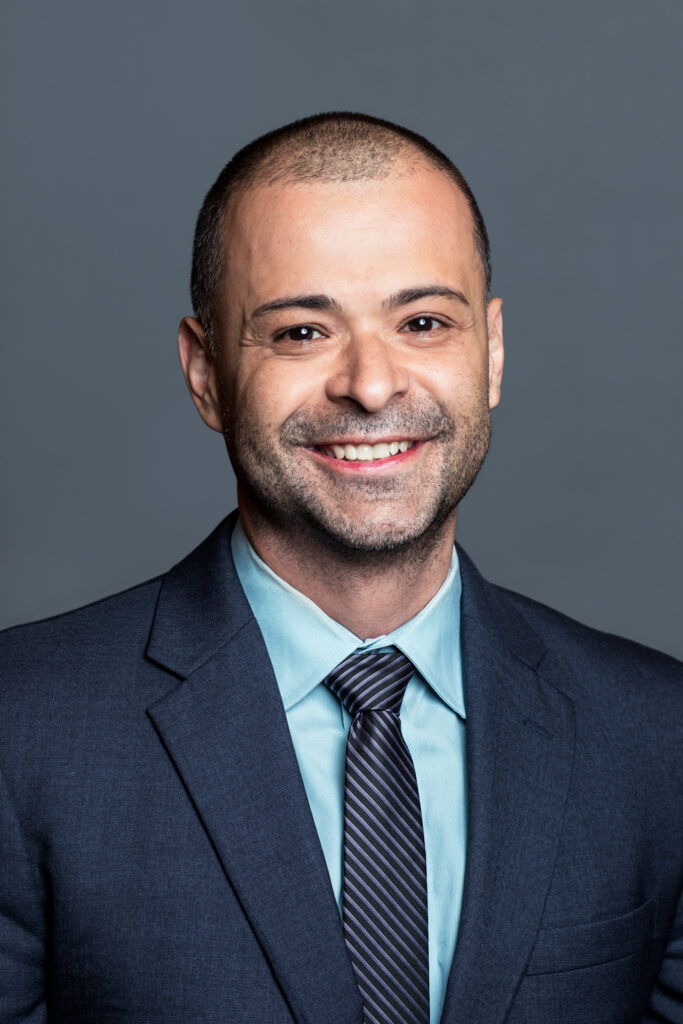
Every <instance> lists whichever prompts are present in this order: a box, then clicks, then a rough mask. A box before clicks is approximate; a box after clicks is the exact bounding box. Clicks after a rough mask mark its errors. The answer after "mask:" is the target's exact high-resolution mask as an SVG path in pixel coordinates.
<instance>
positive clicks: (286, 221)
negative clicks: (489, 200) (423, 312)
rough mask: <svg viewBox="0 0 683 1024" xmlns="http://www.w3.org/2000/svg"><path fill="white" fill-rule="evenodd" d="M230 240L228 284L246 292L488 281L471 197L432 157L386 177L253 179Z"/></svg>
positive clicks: (232, 220)
mask: <svg viewBox="0 0 683 1024" xmlns="http://www.w3.org/2000/svg"><path fill="white" fill-rule="evenodd" d="M223 244H224V250H225V254H226V263H227V280H226V282H225V285H226V287H227V288H228V291H229V292H231V293H232V296H233V298H235V297H236V295H235V291H238V292H239V293H241V294H243V295H244V298H245V300H246V299H247V293H248V294H249V295H251V294H258V295H259V296H261V295H262V294H263V293H264V292H268V291H270V290H277V291H280V290H281V291H282V294H293V293H297V292H300V291H301V290H302V289H306V290H308V289H309V288H311V289H313V290H315V291H321V290H325V291H329V290H331V291H332V292H334V291H335V289H339V288H341V289H342V290H343V289H344V288H345V287H346V288H348V289H353V288H362V289H364V290H365V291H367V290H368V289H369V288H371V286H372V283H373V282H376V283H377V288H378V289H380V290H381V289H382V288H386V287H391V286H392V285H396V286H397V287H403V286H407V285H410V284H414V283H415V275H417V278H418V279H420V280H426V278H425V276H424V275H425V274H427V275H429V276H430V278H433V279H434V280H438V279H441V278H443V276H444V275H446V276H448V275H455V276H457V277H459V279H460V280H459V281H458V282H456V283H457V284H458V285H459V286H460V287H464V286H465V285H466V283H467V281H470V283H471V285H472V287H476V288H481V281H482V278H483V268H482V264H481V259H480V257H479V253H478V250H477V248H476V245H475V241H474V226H473V219H472V214H471V212H470V209H469V206H468V203H467V200H466V198H465V196H464V195H463V194H462V192H461V191H460V189H459V188H458V187H457V185H456V184H455V183H454V182H453V181H452V180H451V179H450V178H449V177H448V176H447V175H446V174H445V173H443V172H442V171H439V170H438V169H435V168H433V167H431V166H428V165H425V164H419V165H418V166H417V167H415V165H413V167H412V169H410V168H407V169H405V170H398V171H394V172H392V173H390V174H388V175H387V176H386V177H383V178H371V179H364V180H356V181H332V182H328V181H307V182H292V181H283V182H278V183H277V184H273V185H267V186H256V187H252V188H249V189H247V190H246V191H244V192H243V193H241V194H240V195H238V196H237V197H235V198H234V199H233V201H232V203H231V204H230V206H229V208H228V210H227V211H226V216H225V220H224V226H223ZM408 278H411V279H412V280H407V279H408ZM444 283H451V284H452V283H453V282H452V281H450V282H445V281H444ZM270 297H271V296H270V295H267V296H266V298H270Z"/></svg>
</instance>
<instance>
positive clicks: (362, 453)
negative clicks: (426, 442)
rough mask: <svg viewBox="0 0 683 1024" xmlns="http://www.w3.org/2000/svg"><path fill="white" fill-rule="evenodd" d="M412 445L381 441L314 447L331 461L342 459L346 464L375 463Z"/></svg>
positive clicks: (410, 443) (405, 442)
mask: <svg viewBox="0 0 683 1024" xmlns="http://www.w3.org/2000/svg"><path fill="white" fill-rule="evenodd" d="M414 444H415V442H414V441H389V442H384V441H382V442H380V443H379V444H329V445H319V446H316V447H317V448H318V451H321V452H322V453H323V454H324V455H328V456H330V457H331V458H333V459H344V460H345V461H346V462H376V461H378V460H379V459H388V458H389V457H390V456H392V455H398V454H399V453H402V452H407V451H408V450H409V449H410V448H412V447H413V445H414Z"/></svg>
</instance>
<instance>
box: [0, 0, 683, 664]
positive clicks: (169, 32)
mask: <svg viewBox="0 0 683 1024" xmlns="http://www.w3.org/2000/svg"><path fill="white" fill-rule="evenodd" d="M682 29H683V5H682V4H681V3H680V0H669V2H667V0H650V2H648V3H645V2H643V0H639V2H636V0H609V2H603V3H600V2H596V0H573V2H572V3H571V4H569V3H548V2H547V0H488V2H487V0H469V2H459V0H452V2H448V3H446V2H444V3H434V2H425V0H422V2H420V3H419V4H418V3H414V2H412V0H345V2H344V3H342V2H339V0H334V2H332V3H325V2H321V0H295V2H290V3H283V2H282V0H249V2H247V0H240V2H238V3H230V2H227V0H220V2H212V0H200V2H195V3H194V4H188V3H187V2H186V0H173V2H166V3H162V2H160V0H157V2H155V3H145V2H140V0H136V2H135V3H133V2H131V0H118V3H117V4H103V3H92V0H61V2H60V3H59V4H56V3H54V2H52V0H32V2H31V0H14V2H13V3H9V4H6V5H5V18H4V27H3V31H2V44H1V45H2V53H1V54H0V58H1V60H0V65H1V68H2V71H1V74H2V78H3V89H2V93H3V97H4V98H3V104H4V105H3V110H2V140H3V152H4V154H5V156H4V160H3V168H2V197H3V200H4V202H3V214H2V216H3V228H4V231H3V239H4V242H3V246H2V255H3V269H2V278H1V280H2V295H3V304H2V309H3V324H2V328H3V329H2V344H3V353H2V368H3V373H2V380H1V384H0V387H1V388H2V395H1V399H2V445H1V450H2V485H3V492H2V494H3V500H2V513H1V516H2V520H1V533H0V535H1V537H2V558H3V566H4V569H3V573H2V577H3V580H4V583H5V586H4V587H3V597H2V605H1V607H0V625H10V624H12V623H15V622H20V621H24V620H28V619H31V618H36V617H39V616H44V615H48V614H51V613H54V612H57V611H61V610H65V609H67V608H71V607H74V606H76V605H78V604H82V603H84V602H86V601H89V600H92V599H94V598H96V597H99V596H102V595H105V594H107V593H111V592H113V591H115V590H117V589H122V588H124V587H126V586H128V585H130V584H132V583H135V582H137V581H139V580H141V579H143V578H146V577H148V576H151V575H153V574H156V573H158V572H160V571H162V570H164V569H165V568H166V567H168V566H169V565H170V564H171V563H173V562H174V561H175V560H177V559H178V558H180V557H181V556H182V555H184V554H185V553H186V552H187V551H188V550H190V548H191V547H193V546H194V545H195V543H197V542H198V541H199V540H200V539H201V538H202V537H203V536H204V535H205V534H206V533H207V532H208V531H209V529H210V528H211V527H212V526H213V525H214V524H215V523H216V522H217V521H218V520H219V519H220V518H221V517H222V516H223V515H224V514H225V512H226V511H228V510H229V509H230V508H231V507H232V506H233V503H234V483H233V478H232V475H231V472H230V469H229V465H228V462H227V458H226V456H225V453H224V449H223V447H222V443H221V440H220V438H219V437H218V435H213V434H211V433H210V432H209V431H208V430H207V429H206V428H205V427H204V426H203V425H202V423H201V421H200V420H199V417H198V416H197V414H196V412H195V411H194V408H193V407H192V406H191V403H190V400H189V397H188V396H187V395H186V393H185V385H184V382H183V381H182V377H181V373H180V369H179V367H178V364H177V357H176V351H175V338H176V325H177V322H178V320H179V318H180V317H181V315H183V314H184V313H186V312H189V299H188V286H187V280H188V270H189V259H190V248H191V238H192V231H193V224H194V218H195V216H196V213H197V210H198V207H199V205H200V203H201V199H202V197H203V194H204V192H205V191H206V189H207V188H208V186H209V184H210V183H211V181H212V180H213V178H214V177H215V176H216V174H217V172H218V170H219V169H220V167H221V166H222V165H223V163H224V162H225V161H226V160H227V159H228V158H229V156H230V155H231V154H232V152H233V151H234V150H235V149H236V148H238V147H239V146H241V145H243V144H244V143H245V142H247V141H248V140H249V139H251V138H253V137H254V136H255V135H258V134H261V133H262V132H264V131H266V130H268V129H270V128H273V127H275V126H277V125H279V124H281V123H284V122H286V121H289V120H292V119H294V118H296V117H301V116H304V115H306V114H310V113H314V112H316V111H320V110H330V109H356V110H363V111H367V112H369V113H373V114H376V115H379V116H382V117H388V118H390V119H392V120H397V121H399V122H402V123H404V124H406V125H407V126H409V127H411V128H413V129H416V130H417V131H419V132H422V133H424V134H426V135H427V136H428V137H429V138H430V139H432V140H433V141H434V142H435V143H436V144H437V145H438V146H440V147H441V148H442V149H444V150H445V151H446V152H447V153H448V154H449V155H450V156H451V157H452V158H453V159H454V160H455V161H456V162H457V163H458V164H459V165H460V166H461V168H462V170H463V171H464V172H465V174H466V176H467V177H468V178H469V180H470V183H471V185H472V187H473V189H474V191H475V194H476V195H477V196H478V198H479V200H480V203H481V206H482V209H483V211H484V216H485V218H486V220H487V223H488V226H489V230H490V233H491V237H492V243H493V253H494V292H495V293H496V294H500V295H502V296H503V297H504V299H505V326H506V342H507V361H506V371H505V380H504V397H503V404H502V406H501V407H500V408H499V409H498V410H497V411H496V412H495V414H494V417H495V418H494V440H493V446H492V450H491V452H490V455H489V460H488V462H487V464H486V466H485V468H484V470H483V471H482V474H481V476H480V478H479V481H478V482H477V484H476V485H475V488H474V490H473V492H472V493H471V494H470V496H469V497H468V498H467V499H466V501H465V503H464V504H463V507H462V511H461V516H460V519H459V525H458V531H459V537H460V539H461V540H462V542H463V543H464V544H465V546H466V547H467V548H468V550H469V552H470V554H471V555H472V556H473V557H474V558H475V560H476V561H477V562H478V564H479V566H480V568H481V569H482V571H483V572H484V573H485V574H486V575H488V576H489V578H491V579H494V580H496V581H498V582H500V583H503V584H505V585H507V586H510V587H513V588H514V589H517V590H521V591H522V592H525V593H528V594H530V595H531V596H533V597H536V598H538V599H540V600H542V601H545V602H547V603H549V604H551V605H554V606H555V607H557V608H560V609H562V610H563V611H565V612H567V613H569V614H570V615H573V616H575V617H577V618H579V619H581V620H583V621H585V622H589V623H591V624H592V625H595V626H598V627H600V628H603V629H607V630H611V631H613V632H618V633H621V634H625V635H627V636H630V637H633V638H635V639H637V640H640V641H641V642H644V643H647V644H650V645H653V646H656V647H660V648H662V649H664V650H667V651H670V652H672V653H675V654H678V655H679V656H680V655H682V654H683V637H682V636H681V633H682V631H681V629H680V593H681V590H680V580H681V576H682V570H683V565H682V556H681V544H680V509H681V478H680V464H679V462H680V457H679V434H678V428H679V394H680V383H679V381H680V376H681V369H682V355H681V339H680V334H681V328H680V323H681V314H680V304H679V296H680V292H681V287H680V277H681V270H682V268H683V260H682V258H681V257H682V255H683V253H682V248H683V243H682V242H681V207H682V205H683V189H682V187H681V176H680V172H681V166H682V165H683V143H682V138H681V127H680V125H681V99H682V97H683V92H682V88H681V86H682V78H683V73H682V71H681V65H682V61H681V39H682V34H681V30H682Z"/></svg>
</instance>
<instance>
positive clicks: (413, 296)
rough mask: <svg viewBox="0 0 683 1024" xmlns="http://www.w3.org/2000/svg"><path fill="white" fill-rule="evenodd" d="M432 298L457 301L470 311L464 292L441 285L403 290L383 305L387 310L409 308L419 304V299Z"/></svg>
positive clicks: (428, 285) (386, 300)
mask: <svg viewBox="0 0 683 1024" xmlns="http://www.w3.org/2000/svg"><path fill="white" fill-rule="evenodd" d="M432 296H440V297H441V298H444V299H455V300H456V302H460V303H462V304H463V305H464V306H467V307H468V309H469V305H470V304H469V302H468V301H467V299H466V298H465V296H464V295H463V293H462V292H460V291H458V290H457V289H456V288H447V287H446V286H445V285H441V284H427V285H421V286H418V287H417V288H403V289H401V291H400V292H395V293H394V294H393V295H390V296H389V298H388V299H385V300H384V302H383V303H382V305H383V306H384V307H385V308H386V309H395V308H396V307H397V306H407V305H408V304H409V303H411V302H417V300H418V299H428V298H430V297H432Z"/></svg>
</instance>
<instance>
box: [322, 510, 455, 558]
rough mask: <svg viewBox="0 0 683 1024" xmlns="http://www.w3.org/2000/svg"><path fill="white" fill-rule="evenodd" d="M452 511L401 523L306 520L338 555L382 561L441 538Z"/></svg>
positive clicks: (325, 519) (324, 542) (323, 541)
mask: <svg viewBox="0 0 683 1024" xmlns="http://www.w3.org/2000/svg"><path fill="white" fill-rule="evenodd" d="M452 511H453V510H452V509H450V510H449V511H448V512H446V513H445V514H441V515H437V516H428V517H425V518H424V519H423V521H419V520H417V519H416V518H415V517H413V518H412V519H410V520H405V521H404V522H403V523H396V522H392V523H390V524H387V523H369V522H367V520H366V521H364V522H357V521H350V520H341V519H335V520H330V519H328V518H327V517H325V518H323V519H321V518H319V517H317V516H310V517H307V518H308V522H309V525H310V526H312V527H313V528H314V529H315V530H316V532H317V533H318V535H319V538H320V541H321V542H322V543H323V544H327V545H328V546H332V547H334V548H335V549H336V550H337V551H338V552H339V553H340V554H343V553H344V552H346V553H347V554H348V556H349V557H356V558H358V557H361V558H362V556H363V555H367V556H374V557H382V556H384V555H392V554H394V555H397V554H400V553H401V552H404V551H407V550H411V551H416V549H417V548H420V549H421V548H422V547H424V545H425V543H426V544H429V543H430V542H432V541H435V540H436V538H437V537H438V536H439V535H440V534H441V531H442V529H443V526H444V523H445V521H446V519H448V517H449V516H450V514H451V512H452Z"/></svg>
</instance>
